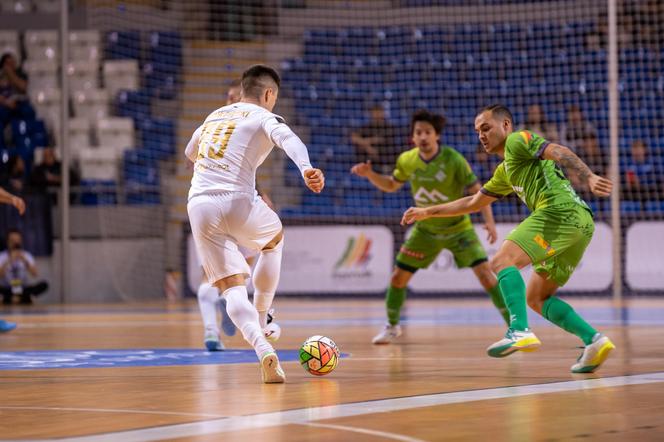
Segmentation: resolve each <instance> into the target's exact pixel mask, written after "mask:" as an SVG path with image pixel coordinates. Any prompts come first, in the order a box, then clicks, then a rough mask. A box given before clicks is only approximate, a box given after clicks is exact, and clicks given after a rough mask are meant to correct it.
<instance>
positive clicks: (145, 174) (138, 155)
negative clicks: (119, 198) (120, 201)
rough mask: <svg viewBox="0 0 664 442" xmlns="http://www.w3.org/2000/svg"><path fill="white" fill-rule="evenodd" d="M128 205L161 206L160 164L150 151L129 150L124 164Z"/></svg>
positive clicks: (123, 173)
mask: <svg viewBox="0 0 664 442" xmlns="http://www.w3.org/2000/svg"><path fill="white" fill-rule="evenodd" d="M122 175H123V178H124V190H125V201H126V202H127V204H159V203H160V202H161V196H160V195H161V192H160V188H159V164H158V162H157V161H156V160H155V159H154V157H153V156H152V155H151V153H150V152H149V151H141V150H136V149H133V150H127V151H125V153H124V157H123V162H122Z"/></svg>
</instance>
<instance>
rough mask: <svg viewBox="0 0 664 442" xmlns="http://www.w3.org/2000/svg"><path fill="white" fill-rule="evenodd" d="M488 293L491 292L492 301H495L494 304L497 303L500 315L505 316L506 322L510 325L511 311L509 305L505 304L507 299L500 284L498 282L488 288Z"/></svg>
mask: <svg viewBox="0 0 664 442" xmlns="http://www.w3.org/2000/svg"><path fill="white" fill-rule="evenodd" d="M487 293H488V294H489V297H490V298H491V302H493V305H495V306H496V308H497V309H498V312H499V313H500V316H502V317H503V319H504V320H505V323H506V324H507V325H508V326H509V325H510V312H508V311H507V307H506V306H505V300H504V299H503V294H502V293H501V292H500V285H499V284H496V285H495V286H493V287H491V288H490V289H489V290H487Z"/></svg>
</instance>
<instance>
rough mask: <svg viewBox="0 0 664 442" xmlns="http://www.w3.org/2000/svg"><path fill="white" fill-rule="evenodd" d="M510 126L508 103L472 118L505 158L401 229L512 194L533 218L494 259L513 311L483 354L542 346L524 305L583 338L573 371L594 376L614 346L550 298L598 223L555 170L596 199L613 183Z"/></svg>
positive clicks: (407, 218) (408, 218)
mask: <svg viewBox="0 0 664 442" xmlns="http://www.w3.org/2000/svg"><path fill="white" fill-rule="evenodd" d="M512 125H513V122H512V114H511V113H510V111H509V110H508V109H507V108H506V107H505V106H502V105H492V106H488V107H486V108H484V109H483V110H482V111H481V112H480V113H479V114H478V115H477V117H476V118H475V130H476V131H477V133H478V136H479V139H480V143H482V146H484V148H485V149H486V151H487V152H489V153H492V154H496V155H499V156H501V157H502V158H503V162H502V163H500V164H499V165H498V167H497V168H496V171H495V172H494V175H493V177H492V178H491V179H490V180H489V181H488V182H487V183H486V184H485V185H484V186H483V187H482V188H481V190H480V191H479V192H477V193H476V194H475V195H473V196H468V197H465V198H461V199H458V200H456V201H454V202H451V203H447V204H441V205H437V206H432V207H427V208H416V207H411V208H410V209H408V210H407V211H406V212H405V213H404V216H403V219H402V224H410V223H413V222H416V221H417V222H422V220H425V219H429V218H432V217H433V218H437V217H450V216H452V217H454V216H459V215H461V214H466V213H471V212H476V211H478V210H481V209H482V208H485V207H487V206H489V205H490V204H491V203H493V202H494V201H496V200H497V199H500V198H502V197H503V196H505V195H508V194H510V193H512V192H515V193H516V194H517V195H518V196H519V198H520V199H521V200H522V201H523V202H524V203H525V204H526V205H527V206H528V208H529V209H530V211H531V214H530V216H528V218H526V219H525V220H524V221H523V222H522V223H521V224H519V226H518V227H517V228H516V229H514V231H512V233H510V234H509V236H508V237H507V239H506V240H505V242H504V243H503V244H502V246H501V248H500V250H499V251H498V253H497V254H496V255H495V256H494V257H493V258H492V259H491V263H490V264H491V268H492V269H493V271H494V272H496V274H497V275H498V282H499V284H500V289H501V291H502V293H503V296H504V298H505V303H506V304H507V308H508V309H509V312H510V326H509V328H508V330H507V333H506V334H505V337H504V338H503V339H501V340H500V341H498V342H496V343H494V344H493V345H491V346H489V348H488V349H487V352H488V354H489V356H492V357H496V358H501V357H504V356H507V355H510V354H512V353H514V352H515V351H534V350H536V349H537V348H538V347H539V346H540V341H539V339H537V337H536V336H535V334H534V333H533V332H532V331H531V330H530V328H528V317H527V314H526V303H527V305H529V306H530V308H532V309H533V310H535V311H536V312H537V313H539V314H541V315H542V316H544V317H545V318H546V319H548V320H549V321H551V322H552V323H554V324H555V325H557V326H558V327H560V328H562V329H563V330H566V331H568V332H569V333H572V334H574V335H576V336H578V337H579V338H580V339H581V340H582V341H583V343H584V345H585V347H584V350H583V353H582V354H581V356H580V357H579V358H578V360H577V362H576V363H575V364H574V365H572V367H571V370H572V372H573V373H592V372H594V371H595V370H597V369H598V368H599V367H600V366H601V365H602V364H603V363H604V361H605V360H606V358H607V357H608V356H609V353H610V352H611V350H613V349H614V348H615V346H614V345H613V343H612V342H611V340H610V339H609V338H608V337H606V336H604V335H603V334H601V333H599V332H598V331H597V330H595V329H594V328H593V327H592V326H591V325H590V324H588V323H587V322H586V321H585V320H584V319H583V318H581V316H579V314H578V313H576V312H575V311H574V309H573V308H572V307H571V306H570V305H569V304H567V303H566V302H565V301H563V300H561V299H560V298H558V297H557V296H555V293H556V291H557V290H558V288H559V287H561V286H563V285H565V283H566V282H567V280H568V279H569V278H570V276H572V273H573V272H574V269H575V268H576V266H577V265H578V263H579V261H580V260H581V257H582V256H583V253H584V252H585V250H586V247H587V246H588V244H589V243H590V240H591V239H592V236H593V232H594V230H595V224H594V222H593V216H592V211H591V210H590V208H589V207H588V205H587V204H586V203H585V202H584V201H583V200H582V199H581V198H579V196H578V195H577V194H576V192H575V191H574V189H573V188H572V186H571V184H570V182H569V181H568V180H567V178H565V175H564V173H563V172H562V170H561V169H560V168H559V167H558V166H561V167H562V168H564V170H565V171H566V172H567V173H568V174H575V175H576V176H577V177H578V178H579V182H581V183H585V184H586V185H587V186H588V188H589V189H590V191H591V192H592V193H594V194H595V195H598V196H602V197H605V196H609V194H610V193H611V190H612V187H613V184H612V183H611V181H609V180H608V179H606V178H602V177H600V176H598V175H595V174H594V173H593V172H592V171H591V170H590V169H589V168H588V166H587V165H586V164H584V163H583V161H581V160H580V159H579V157H577V156H576V155H575V154H574V153H573V152H572V151H571V150H570V149H568V148H567V147H564V146H561V145H558V144H554V143H549V142H548V141H546V140H545V139H543V138H541V137H540V136H538V135H537V134H534V133H532V132H530V131H528V130H521V131H516V132H515V131H514V129H513V126H512ZM528 264H532V265H533V266H534V270H535V272H534V273H533V275H532V277H531V278H530V281H529V282H528V287H527V288H526V285H525V284H524V281H523V278H522V277H521V274H520V273H519V269H521V268H523V267H525V266H527V265H528Z"/></svg>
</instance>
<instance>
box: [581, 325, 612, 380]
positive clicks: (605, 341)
mask: <svg viewBox="0 0 664 442" xmlns="http://www.w3.org/2000/svg"><path fill="white" fill-rule="evenodd" d="M615 348H616V346H615V345H614V344H613V342H611V340H610V339H609V338H608V337H606V336H604V335H603V334H601V333H597V334H596V335H595V336H594V337H593V342H592V343H591V344H589V345H586V346H585V348H584V349H583V353H581V356H579V359H577V360H576V364H574V365H572V368H571V370H572V373H592V372H594V371H597V370H598V369H599V367H600V366H601V365H602V364H603V363H604V361H606V359H607V358H608V357H609V354H610V353H611V350H613V349H615Z"/></svg>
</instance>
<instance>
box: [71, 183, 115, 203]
mask: <svg viewBox="0 0 664 442" xmlns="http://www.w3.org/2000/svg"><path fill="white" fill-rule="evenodd" d="M79 186H80V187H81V196H80V198H81V199H80V201H81V204H83V205H84V206H108V205H115V204H117V203H118V198H117V184H116V182H115V181H113V180H81V182H80V184H79Z"/></svg>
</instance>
